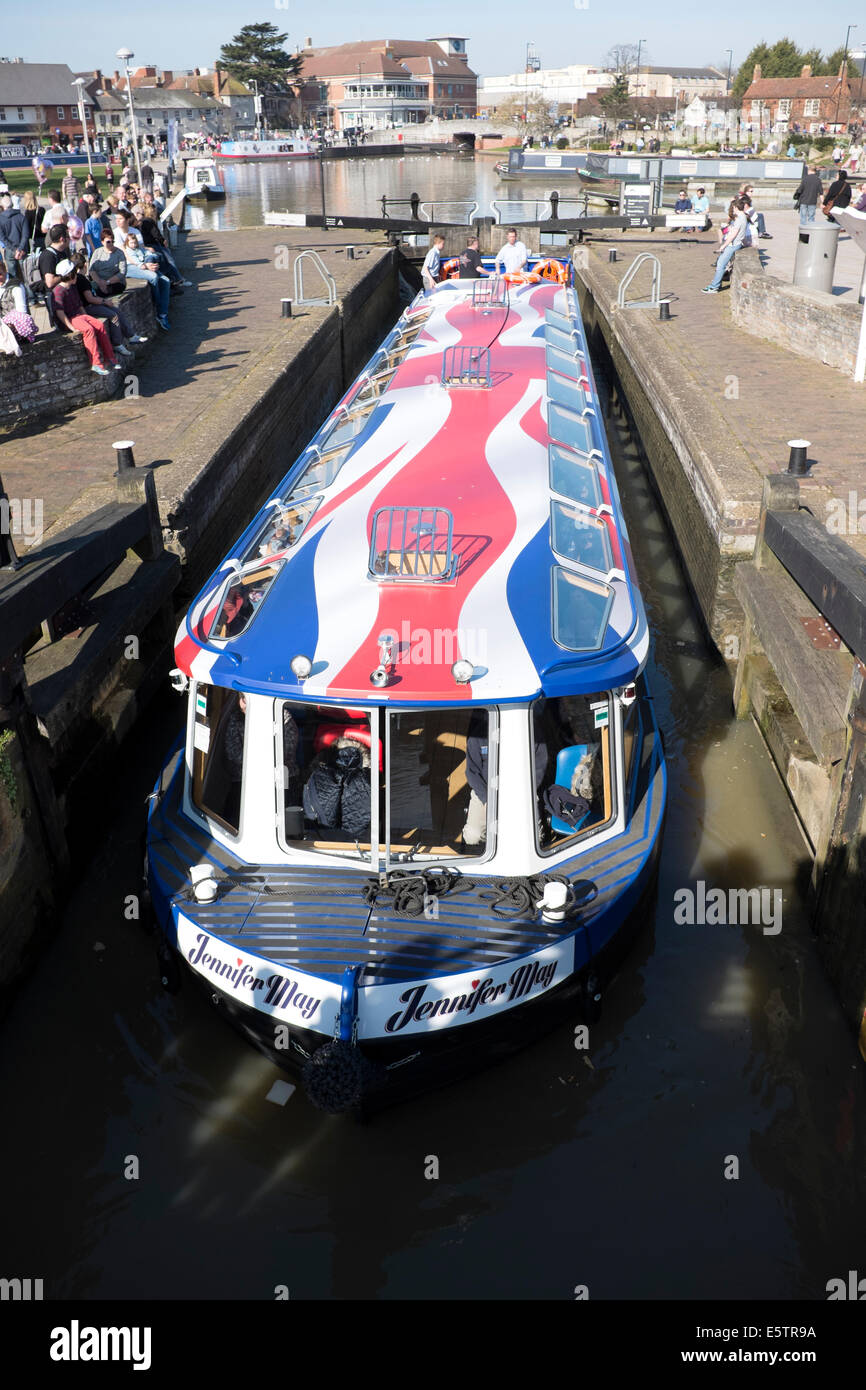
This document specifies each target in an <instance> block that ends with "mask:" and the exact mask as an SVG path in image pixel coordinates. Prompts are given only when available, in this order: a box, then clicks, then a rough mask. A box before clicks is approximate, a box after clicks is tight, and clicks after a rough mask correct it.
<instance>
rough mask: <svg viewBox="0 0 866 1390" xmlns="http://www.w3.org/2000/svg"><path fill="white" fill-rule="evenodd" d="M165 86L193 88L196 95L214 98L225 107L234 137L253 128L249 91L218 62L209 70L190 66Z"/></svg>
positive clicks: (192, 90) (251, 101)
mask: <svg viewBox="0 0 866 1390" xmlns="http://www.w3.org/2000/svg"><path fill="white" fill-rule="evenodd" d="M168 75H169V76H170V75H171V74H168ZM165 86H167V87H170V88H171V90H172V91H178V92H197V93H198V94H199V96H211V97H213V99H214V101H219V102H221V104H222V105H223V106H225V107H226V109H227V111H228V123H229V130H230V132H231V134H232V135H234V136H235V137H236V138H237V139H238V140H243V139H246V138H247V137H248V136H250V135H252V133H253V132H254V130H255V125H256V113H255V104H254V101H253V94H252V92H251V91H250V90H249V88H248V87H245V86H244V84H243V82H239V81H238V80H237V78H236V77H229V75H228V73H227V72H223V71H222V70H221V69H220V67H219V66H218V65H215V66H214V68H213V71H210V72H209V71H208V69H207V68H193V70H192V71H191V72H185V73H180V74H179V75H178V76H177V77H175V78H174V80H173V81H171V82H166V83H165Z"/></svg>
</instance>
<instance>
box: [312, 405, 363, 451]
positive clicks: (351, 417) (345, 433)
mask: <svg viewBox="0 0 866 1390" xmlns="http://www.w3.org/2000/svg"><path fill="white" fill-rule="evenodd" d="M372 409H373V402H372V401H370V402H367V403H365V404H364V405H363V406H361V407H360V409H358V410H351V411H350V412H349V414H348V415H343V416H342V418H341V419H339V420H338V421H337V423H336V424H335V425H334V428H333V429H332V430H331V431H330V432H329V434H328V435H327V436H326V438H325V440H324V441H323V443H324V442H327V445H328V448H329V449H335V448H338V447H339V446H340V445H341V444H347V443H349V442H350V441H352V440H354V439H356V438H357V437H358V435H359V434H360V433H361V430H362V429H363V428H364V426H365V425H366V423H367V419H368V417H369V415H370V412H371V410H372Z"/></svg>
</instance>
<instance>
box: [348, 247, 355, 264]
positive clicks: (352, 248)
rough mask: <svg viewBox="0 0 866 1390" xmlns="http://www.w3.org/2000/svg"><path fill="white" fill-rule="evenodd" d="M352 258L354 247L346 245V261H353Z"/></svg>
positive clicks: (353, 256)
mask: <svg viewBox="0 0 866 1390" xmlns="http://www.w3.org/2000/svg"><path fill="white" fill-rule="evenodd" d="M354 259H355V248H354V246H347V247H346V260H347V261H353V260H354Z"/></svg>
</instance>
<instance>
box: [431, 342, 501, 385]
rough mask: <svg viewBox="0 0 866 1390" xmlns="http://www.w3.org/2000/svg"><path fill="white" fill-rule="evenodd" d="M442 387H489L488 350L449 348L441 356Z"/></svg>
mask: <svg viewBox="0 0 866 1390" xmlns="http://www.w3.org/2000/svg"><path fill="white" fill-rule="evenodd" d="M442 385H443V386H483V387H485V388H486V389H489V387H490V348H488V347H463V346H462V345H461V346H460V347H450V348H446V349H445V351H444V353H443V354H442Z"/></svg>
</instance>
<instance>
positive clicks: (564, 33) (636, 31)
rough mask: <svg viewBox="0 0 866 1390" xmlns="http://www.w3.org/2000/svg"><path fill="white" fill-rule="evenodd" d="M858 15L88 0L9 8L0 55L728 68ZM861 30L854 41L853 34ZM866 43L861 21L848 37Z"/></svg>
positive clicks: (92, 61) (570, 2) (829, 46)
mask: <svg viewBox="0 0 866 1390" xmlns="http://www.w3.org/2000/svg"><path fill="white" fill-rule="evenodd" d="M858 8H859V7H857V6H855V5H854V4H853V3H852V0H824V3H823V4H822V5H821V6H820V7H816V6H815V5H814V4H809V5H807V4H806V3H804V0H762V3H761V4H760V5H758V4H754V3H744V0H732V3H731V4H729V5H726V6H723V7H719V6H715V5H712V6H711V5H699V4H696V3H694V0H690V3H681V0H667V3H664V4H655V5H653V4H647V3H646V0H617V3H616V4H615V5H614V4H611V3H610V0H548V3H547V4H546V5H544V6H539V9H538V11H535V10H534V9H533V8H532V7H530V6H528V5H527V4H526V3H525V0H496V3H492V0H459V3H457V2H456V0H411V3H410V4H409V5H407V4H406V3H405V0H402V2H401V3H399V4H398V3H396V0H364V3H363V4H359V3H358V0H322V3H321V4H320V5H318V6H311V5H310V4H309V0H285V3H283V0H207V3H200V4H190V3H189V0H186V3H181V4H178V0H146V3H144V4H142V5H140V6H135V7H133V6H130V7H129V8H126V7H125V6H124V5H122V4H119V3H118V0H88V3H87V5H86V6H85V7H84V9H83V10H82V11H81V15H80V18H79V21H78V22H75V23H70V13H71V11H70V8H69V4H68V0H36V3H35V4H30V5H18V6H16V7H15V17H14V23H10V24H7V25H5V26H4V32H3V38H2V40H0V52H2V53H3V55H4V56H7V57H10V58H12V57H20V58H24V60H25V61H27V62H45V63H48V62H53V63H62V62H65V63H68V65H69V67H70V68H72V70H73V71H74V72H84V71H87V70H88V69H91V68H97V67H98V68H101V69H102V70H103V72H113V71H114V69H115V68H119V66H120V64H119V63H118V61H117V59H116V57H115V54H116V52H117V50H118V49H119V48H131V49H132V50H133V52H134V53H135V59H134V62H133V66H135V65H136V64H138V63H141V64H145V63H151V64H156V65H157V66H159V67H164V68H173V69H177V70H183V69H184V68H193V67H211V66H212V65H213V61H214V59H215V58H216V57H217V56H218V54H219V51H220V48H221V47H222V45H223V43H225V42H227V41H229V40H230V39H231V38H232V37H233V36H234V35H235V34H236V33H237V32H238V30H239V29H241V28H242V27H243V25H245V24H258V23H271V24H276V25H277V26H278V28H279V31H280V32H281V33H287V34H288V36H289V42H288V44H287V47H289V48H290V49H292V50H293V49H294V48H295V47H300V46H302V45H303V43H304V41H305V40H306V38H307V37H311V38H312V41H313V43H314V44H318V45H327V44H337V43H348V42H350V41H353V40H357V39H373V38H430V37H432V36H434V35H435V36H439V35H443V34H455V35H459V36H461V37H465V38H467V39H468V41H469V42H468V48H467V51H468V54H469V63H470V66H471V67H472V69H473V70H474V71H475V72H477V73H479V74H480V75H481V76H485V75H488V76H489V75H498V74H501V73H508V72H517V71H522V70H523V67H524V63H525V58H526V44H527V42H532V43H534V45H535V48H536V51H537V53H538V56H539V58H540V59H541V63H542V66H544V67H562V66H565V65H566V64H568V63H590V64H598V65H599V66H601V65H603V63H604V60H605V55H606V54H607V52H608V50H609V49H610V48H611V47H612V45H614V44H621V43H635V44H636V43H637V41H638V40H639V39H643V40H644V41H645V42H644V45H643V54H642V61H643V60H644V58H643V55H646V61H648V62H649V63H651V64H654V65H656V66H663V65H667V64H669V65H672V66H674V67H686V66H689V65H691V64H694V65H695V66H703V65H704V64H707V63H711V64H713V65H715V66H723V65H725V66H726V65H727V56H726V50H727V49H728V48H731V49H733V54H734V59H733V67H734V70H736V68H737V66H738V65H739V63H740V62H741V61H742V60H743V59H744V58H745V56H746V54H747V53H748V51H749V49H750V48H752V47H753V46H754V44H755V43H757V42H758V41H759V40H761V39H766V40H767V42H769V43H772V42H773V41H774V40H775V39H777V38H782V37H783V36H787V37H789V38H791V39H793V40H794V42H795V43H797V44H799V46H800V47H801V48H810V47H813V46H815V47H818V48H820V49H821V50H822V52H824V53H827V52H832V50H833V49H835V48H841V46H842V45H843V43H844V42H845V30H846V28H847V26H848V24H849V22H851V21H852V19H853V15H854V14H856V13H858ZM861 31H862V34H861ZM858 37H860V38H862V41H863V42H864V43H866V11H863V12H862V14H861V22H860V25H859V28H857V29H854V30H853V31H852V34H851V47H852V48H856V46H857V40H858Z"/></svg>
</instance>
